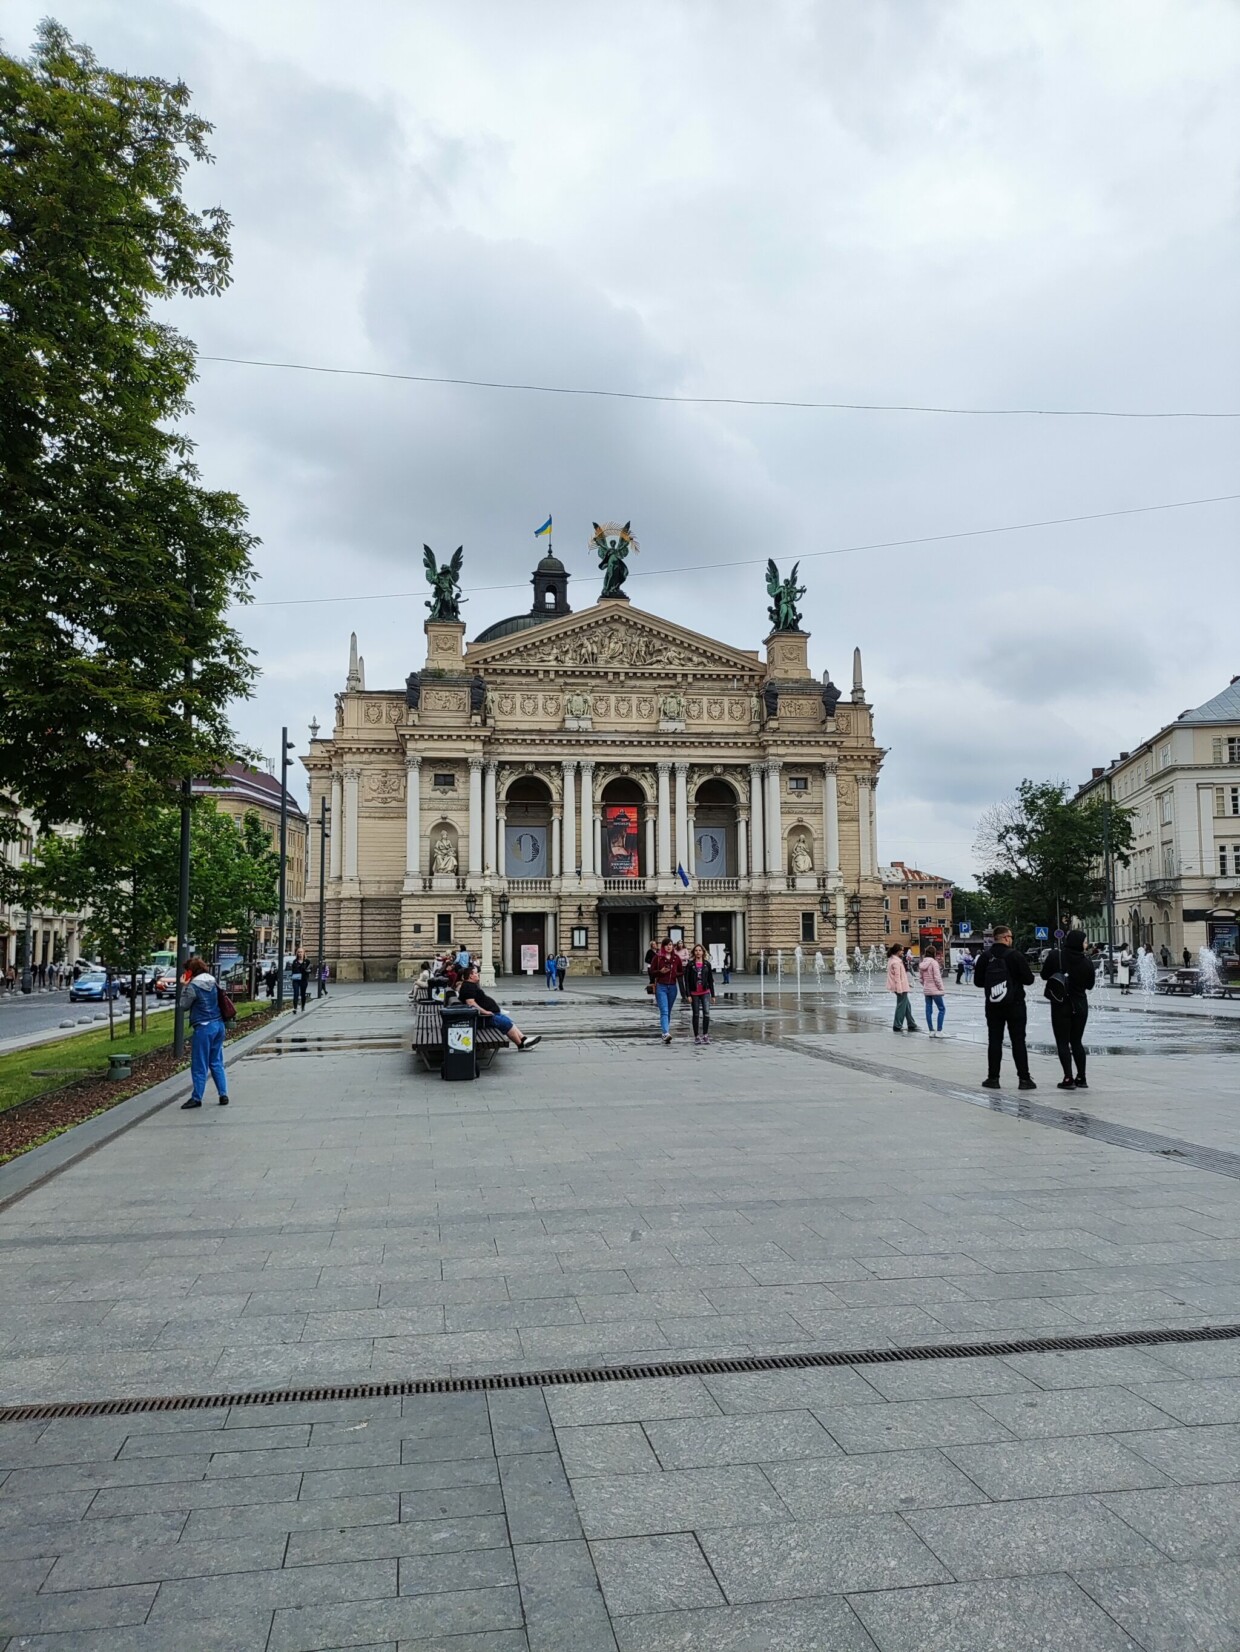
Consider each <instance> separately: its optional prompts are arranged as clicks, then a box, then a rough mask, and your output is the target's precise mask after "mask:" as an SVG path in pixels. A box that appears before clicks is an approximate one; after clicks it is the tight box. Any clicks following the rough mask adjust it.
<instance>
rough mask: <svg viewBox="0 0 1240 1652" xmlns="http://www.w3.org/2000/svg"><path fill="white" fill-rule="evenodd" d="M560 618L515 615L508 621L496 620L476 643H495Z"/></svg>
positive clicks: (554, 616) (475, 639)
mask: <svg viewBox="0 0 1240 1652" xmlns="http://www.w3.org/2000/svg"><path fill="white" fill-rule="evenodd" d="M559 617H560V616H559V615H558V614H513V615H511V616H510V617H509V618H508V619H502V620H496V622H495V624H494V625H488V626H487V628H486V630H485V631H480V632H479V633H478V635H477V636H476V637H475V638H474V641H475V642H476V643H478V642H494V641H495V640H496V638H497V637H510V636H511V635H512V634H513V632H514V631H525V630H528V628H529V627H530V626H531V625H545V624H546V623H547V621H548V620H550V619H559Z"/></svg>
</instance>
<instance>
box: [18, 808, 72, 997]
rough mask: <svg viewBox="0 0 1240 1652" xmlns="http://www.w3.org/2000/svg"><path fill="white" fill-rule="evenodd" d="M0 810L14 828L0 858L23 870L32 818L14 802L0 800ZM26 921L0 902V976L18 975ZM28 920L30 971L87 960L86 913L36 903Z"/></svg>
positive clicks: (32, 837)
mask: <svg viewBox="0 0 1240 1652" xmlns="http://www.w3.org/2000/svg"><path fill="white" fill-rule="evenodd" d="M0 809H3V811H4V813H5V814H6V815H8V816H9V817H10V819H13V818H15V819H16V824H17V835H16V836H15V837H12V838H8V839H6V840H0V855H3V856H4V859H5V860H6V861H7V863H8V864H9V865H10V866H12V867H20V866H27V865H29V863H30V861H31V859H32V858H33V855H34V848H35V843H36V839H37V835H38V834H37V829H36V827H35V823H34V816H33V815H32V814H31V813H30V811H29V809H24V808H23V807H22V806H21V803H20V802H19V801H18V800H17V799H16V798H9V797H3V798H0ZM78 830H79V828H77V827H75V826H63V827H57V828H56V832H57V834H58V835H59V836H61V837H76V836H77V834H78ZM26 918H27V913H26V909H25V907H23V906H21V905H20V904H17V905H10V904H9V903H8V902H7V901H0V973H3V972H4V971H5V970H7V969H8V968H9V966H10V965H12V966H13V967H14V968H15V969H17V970H19V971H20V969H21V966H22V956H23V951H22V948H23V937H24V935H25V932H26ZM29 918H30V942H31V944H30V963H31V965H32V967H34V968H38V967H39V965H41V964H62V963H63V964H68V965H73V964H76V963H77V962H78V960H79V958H83V957H89V952H88V949H87V948H86V945H85V942H84V940H83V927H84V925H85V923H86V918H87V914H86V913H84V912H62V911H60V910H59V909H58V908H57V907H55V906H48V905H44V904H43V903H42V902H36V903H35V905H33V906H32V907H31V908H30V913H29Z"/></svg>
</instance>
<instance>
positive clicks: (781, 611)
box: [766, 557, 805, 631]
mask: <svg viewBox="0 0 1240 1652" xmlns="http://www.w3.org/2000/svg"><path fill="white" fill-rule="evenodd" d="M800 566H801V564H800V563H799V562H794V563H793V564H792V572H791V573H790V574H789V575H788V578H787V579H784V580H781V579H780V577H779V569H778V568H777V567H776V566H775V560H774V558H773V557H772V558H769V559H768V561H767V564H766V594H767V596H769V597H770V599H771V606H770V607H769V608H768V609H767V612H768V613H769V614H770V616H771V625H772V627H773V629H774V630H776V631H799V630H800V629H801V614H800V610H799V609H798V608H797V601H798V599H799V598H801V597H803V596H804V595H805V586H804V585H798V584H797V569H798V568H799V567H800Z"/></svg>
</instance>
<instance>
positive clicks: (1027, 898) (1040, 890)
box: [974, 780, 1132, 938]
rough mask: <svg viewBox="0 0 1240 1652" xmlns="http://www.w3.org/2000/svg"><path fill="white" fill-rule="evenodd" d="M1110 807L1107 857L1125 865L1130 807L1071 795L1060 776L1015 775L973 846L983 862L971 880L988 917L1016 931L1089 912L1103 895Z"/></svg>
mask: <svg viewBox="0 0 1240 1652" xmlns="http://www.w3.org/2000/svg"><path fill="white" fill-rule="evenodd" d="M1108 809H1109V811H1110V847H1111V855H1112V859H1113V860H1114V861H1115V862H1116V863H1117V864H1118V865H1120V866H1127V865H1128V861H1129V850H1130V849H1131V848H1132V811H1131V810H1130V809H1123V808H1117V807H1116V806H1115V804H1113V803H1110V804H1108V803H1107V802H1106V800H1105V799H1102V798H1090V799H1088V800H1087V801H1085V802H1083V803H1075V802H1073V800H1072V798H1071V795H1070V788H1069V786H1068V784H1067V782H1066V781H1062V780H1038V781H1035V780H1022V781H1021V783H1020V785H1019V786H1018V787H1017V788H1016V795H1015V797H1013V798H1010V799H1008V801H1007V802H1005V803H999V804H996V805H995V806H994V807H993V808H991V809H988V810H987V811H986V813H985V814H984V815H983V816H982V818H981V821H980V822H979V824H978V837H977V843H976V844H975V846H974V851H975V853H976V854H977V856H978V858H979V859H980V860H981V862H982V864H983V866H984V867H985V872H984V874H983V875H982V877H981V878H980V879H979V880H978V881H979V883H980V885H981V888H982V891H983V893H984V894H986V895H987V896H988V897H989V898H990V900H991V901H992V902H993V903H994V911H993V914H992V917H998V918H1002V919H1004V920H1006V922H1008V923H1009V924H1011V926H1012V929H1013V931H1014V932H1015V933H1016V935H1017V937H1018V938H1021V937H1025V936H1030V935H1031V934H1032V930H1033V926H1034V925H1035V924H1039V923H1043V924H1049V925H1050V926H1051V927H1052V928H1053V927H1054V926H1055V921H1056V919H1057V918H1059V919H1062V920H1063V922H1064V923H1065V925H1066V923H1067V920H1068V919H1069V918H1088V917H1092V916H1093V915H1094V914H1095V913H1097V912H1100V911H1101V910H1102V906H1103V903H1104V901H1105V899H1106V879H1105V874H1104V870H1103V849H1104V845H1105V843H1106V836H1107V828H1106V823H1105V815H1106V812H1107V810H1108Z"/></svg>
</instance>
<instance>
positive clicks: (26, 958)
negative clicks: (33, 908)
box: [22, 907, 34, 992]
mask: <svg viewBox="0 0 1240 1652" xmlns="http://www.w3.org/2000/svg"><path fill="white" fill-rule="evenodd" d="M33 950H34V926H33V925H32V924H31V921H30V908H29V907H27V908H26V933H25V936H24V946H23V949H22V991H23V992H33V991H34V971H33V970H32V968H31V964H30V960H31V956H32V953H33Z"/></svg>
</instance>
